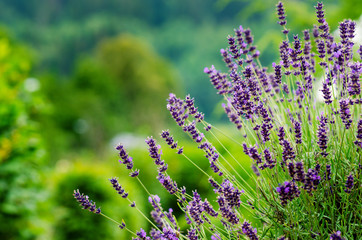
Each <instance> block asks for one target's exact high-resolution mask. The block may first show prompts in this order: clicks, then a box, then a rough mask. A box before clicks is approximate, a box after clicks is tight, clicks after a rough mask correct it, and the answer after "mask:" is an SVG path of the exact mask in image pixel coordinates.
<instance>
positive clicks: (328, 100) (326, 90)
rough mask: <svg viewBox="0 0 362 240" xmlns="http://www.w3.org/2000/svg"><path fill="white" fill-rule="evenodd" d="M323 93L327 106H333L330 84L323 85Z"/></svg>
mask: <svg viewBox="0 0 362 240" xmlns="http://www.w3.org/2000/svg"><path fill="white" fill-rule="evenodd" d="M321 91H322V93H323V98H324V102H325V103H326V104H331V103H332V93H331V91H330V90H329V87H328V84H327V83H325V82H324V83H323V88H322V90H321Z"/></svg>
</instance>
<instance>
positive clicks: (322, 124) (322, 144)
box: [317, 115, 328, 157]
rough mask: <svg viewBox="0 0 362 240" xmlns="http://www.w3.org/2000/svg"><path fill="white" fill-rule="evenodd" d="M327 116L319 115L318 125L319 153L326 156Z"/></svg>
mask: <svg viewBox="0 0 362 240" xmlns="http://www.w3.org/2000/svg"><path fill="white" fill-rule="evenodd" d="M327 123H328V118H327V117H324V116H323V115H322V116H321V117H320V121H319V126H318V132H317V135H318V142H317V143H318V146H319V148H320V150H321V155H322V156H323V157H327V156H328V153H327V152H326V149H327V143H328V128H327Z"/></svg>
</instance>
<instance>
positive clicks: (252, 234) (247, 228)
mask: <svg viewBox="0 0 362 240" xmlns="http://www.w3.org/2000/svg"><path fill="white" fill-rule="evenodd" d="M241 229H242V231H243V233H244V234H245V235H246V236H247V237H248V238H249V239H250V240H258V239H259V238H258V236H257V235H256V228H254V229H253V227H252V226H251V225H250V223H248V222H247V221H245V222H244V223H243V225H242V226H241Z"/></svg>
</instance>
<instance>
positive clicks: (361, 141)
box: [354, 119, 362, 150]
mask: <svg viewBox="0 0 362 240" xmlns="http://www.w3.org/2000/svg"><path fill="white" fill-rule="evenodd" d="M356 139H357V140H356V141H354V144H356V145H357V147H359V149H361V150H362V119H360V120H359V121H358V126H357V136H356Z"/></svg>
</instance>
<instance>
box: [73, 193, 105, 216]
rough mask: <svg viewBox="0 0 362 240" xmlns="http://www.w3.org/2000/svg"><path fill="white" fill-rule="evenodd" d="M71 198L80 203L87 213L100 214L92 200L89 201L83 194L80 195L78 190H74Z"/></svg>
mask: <svg viewBox="0 0 362 240" xmlns="http://www.w3.org/2000/svg"><path fill="white" fill-rule="evenodd" d="M73 196H74V198H75V199H76V200H77V201H78V202H79V203H80V205H81V206H82V207H83V209H87V210H88V211H90V212H92V213H96V214H100V213H101V209H100V208H97V206H96V203H95V202H93V201H92V200H89V197H88V196H87V195H84V194H83V193H82V194H80V192H79V189H77V190H74V194H73Z"/></svg>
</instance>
